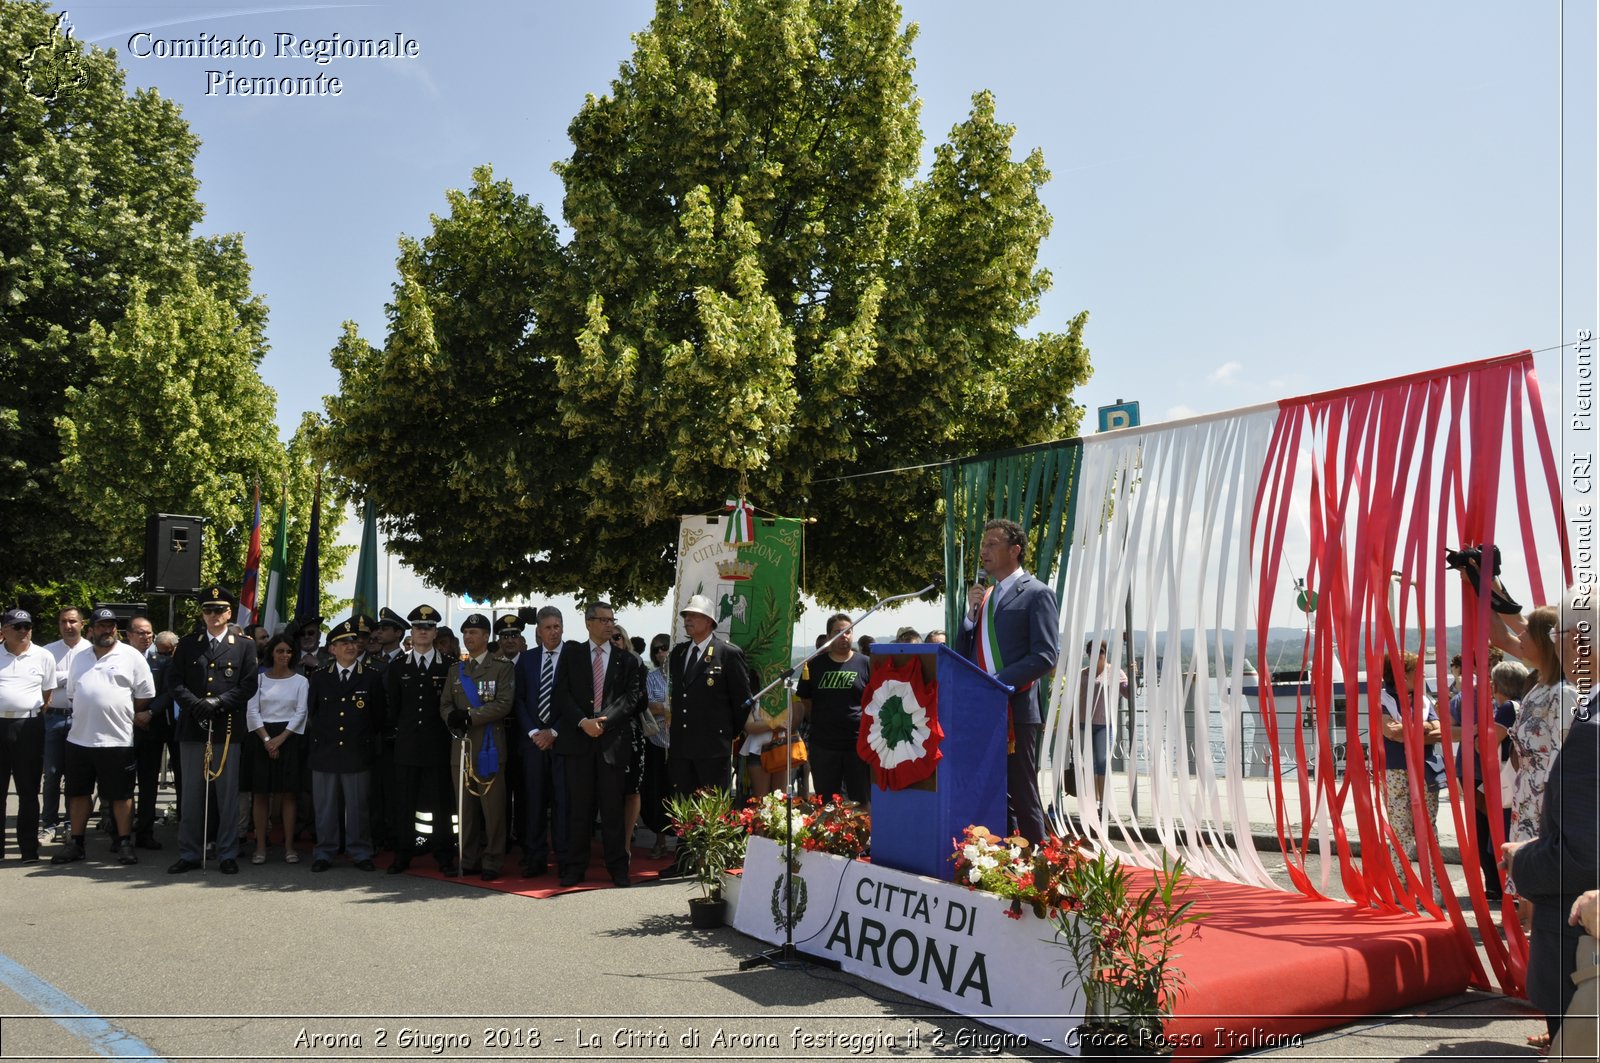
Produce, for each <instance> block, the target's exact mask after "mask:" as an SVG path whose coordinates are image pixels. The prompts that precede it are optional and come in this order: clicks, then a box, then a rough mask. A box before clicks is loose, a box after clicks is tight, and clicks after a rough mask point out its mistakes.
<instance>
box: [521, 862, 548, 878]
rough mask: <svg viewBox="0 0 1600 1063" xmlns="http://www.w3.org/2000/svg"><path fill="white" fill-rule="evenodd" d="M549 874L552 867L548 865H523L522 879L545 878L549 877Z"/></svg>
mask: <svg viewBox="0 0 1600 1063" xmlns="http://www.w3.org/2000/svg"><path fill="white" fill-rule="evenodd" d="M549 873H550V867H549V865H548V864H523V865H522V877H523V878H543V877H544V876H545V875H548V874H549Z"/></svg>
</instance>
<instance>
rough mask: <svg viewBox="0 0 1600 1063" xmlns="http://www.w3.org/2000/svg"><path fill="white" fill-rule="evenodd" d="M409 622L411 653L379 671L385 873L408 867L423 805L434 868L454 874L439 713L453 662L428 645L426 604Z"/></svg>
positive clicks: (450, 793) (434, 619)
mask: <svg viewBox="0 0 1600 1063" xmlns="http://www.w3.org/2000/svg"><path fill="white" fill-rule="evenodd" d="M406 619H407V620H408V621H410V623H411V652H410V653H403V654H401V655H400V656H399V657H398V658H396V659H395V661H394V662H393V663H391V664H390V665H389V666H388V667H387V668H385V669H384V672H383V684H384V692H385V695H386V698H385V700H386V702H387V709H388V726H387V727H386V728H385V730H386V731H387V732H388V733H390V734H391V735H392V736H393V740H394V780H395V801H394V806H393V810H394V819H393V820H392V821H391V823H390V826H389V835H390V837H391V838H393V840H394V849H395V858H394V863H392V864H390V865H389V874H391V875H398V874H399V873H400V872H402V871H404V870H405V869H406V868H408V867H410V866H411V858H412V857H413V856H415V855H416V849H415V846H416V836H417V828H416V821H417V813H418V812H419V811H420V810H422V809H427V810H428V812H429V813H430V814H431V815H432V817H433V833H432V835H431V836H430V838H429V845H430V847H431V848H432V850H433V857H434V859H435V860H437V861H438V862H439V870H440V871H442V872H443V873H444V874H446V875H453V874H455V873H456V841H455V835H454V832H453V831H452V830H451V829H450V817H451V816H452V815H454V813H455V790H454V788H453V787H452V780H451V776H450V729H449V728H448V727H446V726H445V722H444V720H443V719H441V718H440V716H439V702H440V700H441V698H442V696H443V694H444V680H445V676H446V675H448V674H449V672H450V665H451V664H452V663H453V662H451V661H447V660H445V659H443V657H442V656H441V655H440V654H439V651H438V649H437V648H435V646H434V644H433V638H434V634H435V633H436V632H437V630H438V627H439V621H440V620H442V619H444V618H443V617H441V616H440V615H439V610H437V609H435V608H434V607H433V606H431V605H419V606H417V607H416V608H415V609H413V610H411V612H410V613H409V614H408V615H407V617H406Z"/></svg>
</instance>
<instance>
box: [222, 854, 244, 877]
mask: <svg viewBox="0 0 1600 1063" xmlns="http://www.w3.org/2000/svg"><path fill="white" fill-rule="evenodd" d="M217 870H218V871H220V872H222V873H223V874H224V875H237V874H238V873H239V861H237V860H235V859H234V858H233V857H231V856H230V857H228V859H226V860H224V861H223V862H222V863H220V864H218V865H217Z"/></svg>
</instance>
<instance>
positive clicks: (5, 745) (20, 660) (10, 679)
mask: <svg viewBox="0 0 1600 1063" xmlns="http://www.w3.org/2000/svg"><path fill="white" fill-rule="evenodd" d="M55 688H56V659H55V656H54V655H53V654H51V653H49V652H47V651H46V650H45V649H44V648H43V647H41V646H35V645H34V644H33V617H32V616H31V615H30V614H29V613H28V612H27V611H26V610H23V609H9V610H7V611H6V613H5V615H4V616H0V800H4V798H5V790H6V787H7V785H9V784H11V782H12V781H13V780H15V785H16V791H17V822H16V832H17V848H18V849H19V850H20V851H21V854H22V862H23V863H25V864H31V863H34V862H36V861H37V860H38V859H39V776H40V775H41V774H43V772H44V720H43V713H44V710H45V708H46V707H48V706H49V704H50V694H51V692H52V691H54V690H55ZM4 851H5V816H4V813H3V811H0V855H3V854H4Z"/></svg>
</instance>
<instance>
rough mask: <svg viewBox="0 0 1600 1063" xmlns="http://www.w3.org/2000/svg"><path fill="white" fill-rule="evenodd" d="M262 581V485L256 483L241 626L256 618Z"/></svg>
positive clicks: (248, 624)
mask: <svg viewBox="0 0 1600 1063" xmlns="http://www.w3.org/2000/svg"><path fill="white" fill-rule="evenodd" d="M260 582H261V485H260V484H256V519H255V523H253V524H252V525H251V526H250V552H249V553H247V554H245V558H244V584H243V585H242V586H241V587H240V588H239V626H240V627H249V626H250V625H251V624H253V623H255V619H256V587H257V585H258V584H259V583H260Z"/></svg>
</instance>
